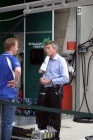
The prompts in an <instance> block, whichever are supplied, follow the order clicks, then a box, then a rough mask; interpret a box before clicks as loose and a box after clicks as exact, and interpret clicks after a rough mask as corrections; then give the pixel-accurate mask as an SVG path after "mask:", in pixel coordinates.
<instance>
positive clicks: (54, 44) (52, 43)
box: [44, 41, 59, 50]
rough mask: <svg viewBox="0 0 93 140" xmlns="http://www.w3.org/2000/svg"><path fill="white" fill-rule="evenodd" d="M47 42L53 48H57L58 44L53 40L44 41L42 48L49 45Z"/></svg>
mask: <svg viewBox="0 0 93 140" xmlns="http://www.w3.org/2000/svg"><path fill="white" fill-rule="evenodd" d="M49 44H51V45H52V47H53V48H54V49H56V50H58V48H59V46H58V44H57V43H56V42H55V41H48V42H46V43H45V44H44V48H45V47H46V46H47V45H49Z"/></svg>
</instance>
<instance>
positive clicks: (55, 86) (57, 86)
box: [45, 85, 61, 89]
mask: <svg viewBox="0 0 93 140" xmlns="http://www.w3.org/2000/svg"><path fill="white" fill-rule="evenodd" d="M59 87H61V85H53V86H48V87H45V88H46V89H50V88H59Z"/></svg>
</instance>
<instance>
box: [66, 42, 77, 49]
mask: <svg viewBox="0 0 93 140" xmlns="http://www.w3.org/2000/svg"><path fill="white" fill-rule="evenodd" d="M67 50H76V42H73V41H72V42H67Z"/></svg>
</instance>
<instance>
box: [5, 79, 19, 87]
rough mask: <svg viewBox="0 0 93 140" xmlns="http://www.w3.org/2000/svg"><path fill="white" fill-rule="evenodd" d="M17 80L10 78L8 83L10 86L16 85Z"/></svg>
mask: <svg viewBox="0 0 93 140" xmlns="http://www.w3.org/2000/svg"><path fill="white" fill-rule="evenodd" d="M16 84H17V82H16V81H15V80H10V81H8V85H7V86H9V87H16Z"/></svg>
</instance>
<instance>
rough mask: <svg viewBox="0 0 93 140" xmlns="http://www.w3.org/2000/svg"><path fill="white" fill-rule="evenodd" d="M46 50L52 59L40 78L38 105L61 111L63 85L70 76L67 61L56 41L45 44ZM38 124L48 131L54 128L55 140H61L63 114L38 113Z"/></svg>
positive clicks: (40, 127)
mask: <svg viewBox="0 0 93 140" xmlns="http://www.w3.org/2000/svg"><path fill="white" fill-rule="evenodd" d="M44 50H45V52H46V54H47V56H49V57H50V59H49V61H48V65H47V68H46V71H45V73H44V74H43V76H42V77H41V78H40V83H41V89H40V94H39V98H38V103H37V105H39V106H45V107H51V108H56V109H61V100H62V94H63V91H62V85H63V84H66V83H68V82H69V74H68V67H67V63H66V60H65V59H64V58H63V57H61V56H60V55H59V54H58V53H57V51H58V45H57V44H56V43H55V42H54V41H49V42H47V43H45V45H44ZM36 120H37V124H38V128H39V129H46V127H47V126H49V125H50V126H53V128H54V129H56V131H57V133H56V135H55V138H53V140H59V139H60V137H59V134H60V126H61V114H60V113H52V112H46V111H45V112H44V111H37V117H36Z"/></svg>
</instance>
